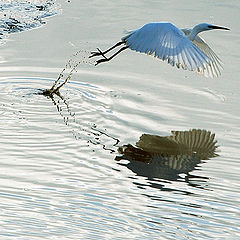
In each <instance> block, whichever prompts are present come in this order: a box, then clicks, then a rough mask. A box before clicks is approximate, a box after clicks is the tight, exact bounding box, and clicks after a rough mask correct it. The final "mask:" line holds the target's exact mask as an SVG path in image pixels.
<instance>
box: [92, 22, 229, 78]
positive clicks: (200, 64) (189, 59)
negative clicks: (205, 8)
mask: <svg viewBox="0 0 240 240" xmlns="http://www.w3.org/2000/svg"><path fill="white" fill-rule="evenodd" d="M213 29H222V30H230V29H229V28H226V27H220V26H215V25H212V24H208V23H201V24H198V25H196V26H195V27H193V28H184V29H179V28H178V27H176V26H175V25H174V24H172V23H169V22H156V23H148V24H146V25H144V26H143V27H141V28H139V29H137V30H134V31H129V32H127V34H126V36H124V37H122V39H121V41H120V42H118V43H116V44H115V45H114V46H112V47H111V48H109V49H107V50H105V51H101V50H100V49H99V48H97V50H98V51H97V52H91V54H92V55H91V56H90V57H89V58H92V57H95V56H102V57H103V58H102V59H99V60H97V61H96V64H95V65H98V64H99V63H103V62H107V61H110V60H111V59H113V58H114V57H115V56H117V55H118V54H119V53H120V52H122V51H124V50H125V49H128V48H129V49H131V50H134V51H137V52H141V53H146V54H148V55H152V56H154V57H157V58H159V59H161V60H163V61H167V62H168V63H169V64H171V65H172V66H176V67H177V68H182V69H184V70H190V71H194V72H197V73H199V74H203V75H204V76H206V77H208V76H210V77H214V76H215V77H218V76H219V75H220V70H221V69H222V68H223V67H222V62H221V60H220V59H219V57H218V56H217V55H216V54H215V53H214V51H213V50H212V49H211V48H210V47H209V46H208V44H207V43H206V42H205V41H204V40H203V39H202V38H201V37H200V36H198V34H199V33H200V32H203V31H209V30H213ZM119 46H122V47H121V48H120V49H119V50H118V51H117V52H115V53H114V54H113V55H112V56H110V57H106V56H105V54H106V53H108V52H110V51H111V50H113V49H115V48H116V47H119Z"/></svg>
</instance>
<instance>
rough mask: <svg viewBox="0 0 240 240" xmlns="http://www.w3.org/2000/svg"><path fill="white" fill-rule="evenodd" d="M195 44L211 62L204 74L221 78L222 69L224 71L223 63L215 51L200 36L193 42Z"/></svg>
mask: <svg viewBox="0 0 240 240" xmlns="http://www.w3.org/2000/svg"><path fill="white" fill-rule="evenodd" d="M193 43H194V44H195V45H196V46H197V47H198V48H200V49H201V50H202V52H204V53H205V54H206V55H207V56H208V57H209V58H210V59H211V62H210V64H209V65H207V68H206V70H205V71H204V72H203V74H205V75H207V76H210V77H213V76H216V77H218V76H220V75H221V71H220V70H221V69H223V66H222V61H221V60H220V58H219V57H218V56H217V55H216V54H215V53H214V51H213V50H212V49H211V48H210V47H209V46H208V45H207V43H206V42H205V41H204V40H203V39H202V38H201V37H199V36H196V37H195V39H194V40H193Z"/></svg>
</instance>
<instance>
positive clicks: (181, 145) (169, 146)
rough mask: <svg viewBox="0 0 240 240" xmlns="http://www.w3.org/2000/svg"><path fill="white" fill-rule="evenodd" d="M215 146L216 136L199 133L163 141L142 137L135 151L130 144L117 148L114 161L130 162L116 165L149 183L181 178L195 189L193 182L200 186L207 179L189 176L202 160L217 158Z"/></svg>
mask: <svg viewBox="0 0 240 240" xmlns="http://www.w3.org/2000/svg"><path fill="white" fill-rule="evenodd" d="M216 144H217V141H216V140H215V134H212V133H211V132H210V131H206V130H200V129H193V130H189V131H172V135H171V136H166V137H161V136H156V135H149V134H143V135H142V136H141V137H140V140H139V141H138V142H137V143H136V147H134V146H132V145H131V144H128V145H124V146H122V147H119V149H118V151H119V153H120V154H121V156H118V157H116V160H119V161H120V160H122V159H126V160H129V162H128V163H126V164H125V163H122V162H121V161H120V162H119V164H121V165H125V166H126V167H127V168H129V169H130V170H132V171H133V172H134V173H136V174H137V175H139V176H144V177H147V178H148V179H155V180H156V179H164V180H171V181H174V180H180V179H182V177H180V175H181V174H184V181H186V182H188V183H189V184H190V185H192V186H198V184H197V183H196V182H197V181H196V180H198V181H200V182H202V181H206V180H207V179H208V178H206V177H200V176H194V175H191V174H190V172H191V171H192V170H194V169H196V167H197V166H198V164H199V163H201V161H202V160H207V159H210V158H213V157H215V156H217V154H216V153H215V152H216V149H217V145H216ZM191 180H195V181H191ZM193 182H195V183H193ZM152 184H153V183H152ZM161 186H162V185H161V184H160V185H159V186H158V187H160V188H161ZM155 187H156V186H155ZM198 187H200V185H199V186H198Z"/></svg>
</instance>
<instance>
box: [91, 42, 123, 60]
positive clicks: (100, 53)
mask: <svg viewBox="0 0 240 240" xmlns="http://www.w3.org/2000/svg"><path fill="white" fill-rule="evenodd" d="M124 43H125V42H124V41H121V42H118V43H116V44H115V45H114V46H112V47H110V48H109V49H107V50H105V51H104V52H102V51H101V50H100V49H99V48H97V50H98V52H91V54H92V55H91V56H89V58H92V57H96V56H103V57H104V58H106V57H105V55H104V54H106V53H108V52H110V51H111V50H113V49H114V48H116V47H118V46H120V45H122V44H124Z"/></svg>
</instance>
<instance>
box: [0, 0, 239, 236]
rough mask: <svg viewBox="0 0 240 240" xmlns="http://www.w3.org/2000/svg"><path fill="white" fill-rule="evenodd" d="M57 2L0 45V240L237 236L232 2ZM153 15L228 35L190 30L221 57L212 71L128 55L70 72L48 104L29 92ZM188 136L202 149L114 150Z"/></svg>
mask: <svg viewBox="0 0 240 240" xmlns="http://www.w3.org/2000/svg"><path fill="white" fill-rule="evenodd" d="M56 4H59V5H58V6H61V9H62V14H58V15H55V16H52V17H50V18H45V19H44V21H46V24H43V25H42V26H41V27H39V28H34V29H33V30H31V31H22V32H21V33H16V34H9V35H7V39H8V41H6V42H5V43H4V44H2V45H1V47H0V56H1V65H0V71H1V78H0V121H1V124H0V134H1V140H0V149H1V154H0V168H1V172H0V199H1V201H0V202H1V203H0V209H1V211H0V229H1V231H0V236H1V237H2V239H43V238H44V239H238V238H240V231H239V225H240V221H239V219H240V218H239V217H240V211H239V205H240V201H239V199H240V189H239V176H238V175H239V169H240V167H239V147H238V146H239V143H240V138H239V136H240V126H239V122H240V115H239V101H240V96H239V79H238V72H239V70H238V65H237V62H238V58H239V50H238V49H239V48H238V45H239V39H238V37H237V36H239V26H238V21H237V16H238V12H239V6H238V2H237V1H228V2H227V3H219V1H212V2H211V3H206V2H205V1H198V2H194V3H192V1H184V2H179V1H172V2H168V1H166V2H161V3H157V2H155V1H152V2H151V1H150V2H149V1H146V2H145V1H142V2H141V3H139V1H131V2H128V1H121V2H117V3H115V2H111V3H109V2H106V1H102V2H99V1H94V2H89V3H88V2H81V1H70V2H68V1H57V2H56ZM14 11H16V10H14ZM60 12H61V11H59V12H58V13H60ZM151 21H171V22H173V23H175V24H176V25H178V26H179V27H191V26H192V25H195V24H197V23H200V22H210V23H214V24H218V25H222V26H227V27H229V28H231V31H230V32H223V31H212V32H207V33H204V34H202V36H203V37H204V38H205V40H206V41H208V42H209V44H210V45H211V46H212V48H213V49H214V50H215V52H216V53H217V54H218V55H219V56H220V57H221V59H222V60H223V62H224V63H225V65H224V71H223V73H222V76H221V77H220V78H218V79H206V78H204V77H202V76H199V75H196V74H194V73H191V72H187V71H180V70H178V69H175V68H172V67H171V66H168V65H167V64H166V63H162V62H161V61H158V60H156V59H153V58H151V57H148V56H145V55H143V54H139V53H135V52H132V51H130V50H126V51H125V52H123V53H122V54H121V55H119V56H118V57H117V58H116V59H114V60H112V61H111V62H109V63H106V64H102V65H99V66H97V67H95V66H94V65H92V64H80V65H79V67H78V71H77V73H74V75H73V77H72V78H71V80H70V81H69V82H68V83H67V84H66V85H65V86H64V87H63V88H62V89H61V95H60V96H57V95H55V96H54V97H53V98H50V97H46V96H43V95H41V94H39V93H41V90H42V89H45V88H50V87H51V86H52V84H53V83H54V81H55V80H56V78H57V77H58V75H59V73H60V72H61V70H62V69H63V68H64V66H65V64H66V62H67V60H68V59H69V58H70V57H71V55H72V54H73V53H75V52H76V51H79V50H83V51H85V50H86V52H85V53H84V54H85V55H84V54H83V55H84V56H86V55H87V54H88V52H89V51H91V50H95V49H96V48H97V47H100V48H101V49H105V48H108V47H110V46H111V45H113V44H114V43H116V42H117V41H118V40H119V39H120V38H121V36H122V32H123V30H124V29H128V30H131V29H135V28H138V27H140V26H142V25H143V24H145V23H147V22H151ZM76 59H79V61H80V60H82V55H81V54H80V55H79V56H78V57H77V58H76ZM191 129H201V130H202V131H203V132H211V134H215V136H214V141H217V142H216V146H218V147H217V148H216V149H214V151H213V152H214V153H212V155H206V154H205V155H204V154H203V155H201V157H199V156H200V155H197V151H195V150H194V151H193V152H191V154H190V155H189V152H188V154H187V155H186V154H183V155H184V157H182V155H181V154H180V155H181V158H180V157H179V154H178V155H177V157H174V158H173V157H172V155H171V154H170V155H171V156H169V155H166V153H165V152H164V153H162V152H160V155H157V156H158V157H157V158H156V157H155V158H154V161H156V165H151V163H150V162H148V160H147V161H145V160H146V159H148V158H146V156H145V155H144V158H143V159H144V161H145V162H144V161H143V162H139V161H137V160H139V159H141V158H140V157H139V155H138V156H137V158H136V159H135V160H134V159H130V158H128V159H126V158H124V159H123V156H122V154H121V152H119V148H121V147H122V146H123V145H128V144H131V145H132V146H133V147H139V145H138V144H136V143H137V142H138V141H139V139H140V137H141V136H142V135H143V134H145V136H147V135H154V136H158V137H159V136H160V137H166V136H171V135H172V133H171V131H180V132H188V131H190V130H191ZM191 139H193V138H191ZM194 139H195V138H194ZM198 139H199V138H198ZM147 142H149V141H147ZM190 142H191V141H190V140H188V143H190ZM195 142H197V141H195ZM201 146H202V145H201ZM140 147H141V149H140V150H144V151H145V150H146V149H144V148H143V146H140ZM201 151H203V152H204V153H206V148H203V150H201ZM147 156H148V155H147ZM202 156H203V157H202ZM153 163H155V162H153ZM154 171H155V172H154Z"/></svg>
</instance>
